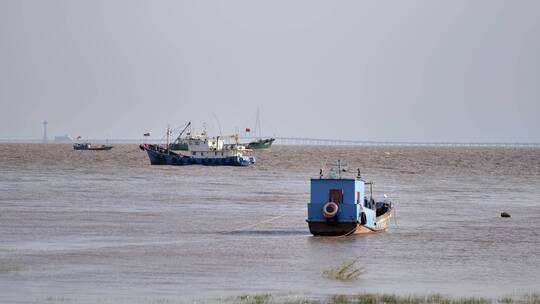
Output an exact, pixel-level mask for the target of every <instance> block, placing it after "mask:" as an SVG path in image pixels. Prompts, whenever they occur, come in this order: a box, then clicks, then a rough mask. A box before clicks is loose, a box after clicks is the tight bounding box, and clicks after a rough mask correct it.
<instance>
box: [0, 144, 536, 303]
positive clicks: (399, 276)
mask: <svg viewBox="0 0 540 304" xmlns="http://www.w3.org/2000/svg"><path fill="white" fill-rule="evenodd" d="M336 159H343V160H346V161H347V162H348V164H349V167H350V168H356V167H360V168H361V169H362V174H363V176H364V178H365V179H367V180H373V181H375V194H376V195H377V196H381V195H382V194H384V193H386V194H387V195H388V196H389V198H390V199H392V200H394V201H395V202H396V206H397V212H396V221H395V222H393V223H392V225H391V227H390V229H389V230H388V231H386V232H384V233H379V234H371V235H366V236H360V237H349V238H316V237H313V236H311V235H310V234H309V231H308V228H307V225H306V222H305V218H306V203H307V202H308V199H309V179H310V177H312V176H316V175H317V174H318V171H319V168H320V167H321V164H322V163H324V162H325V161H333V160H336ZM502 211H506V212H509V213H510V214H511V215H512V217H511V218H501V217H500V213H501V212H502ZM271 219H274V220H271ZM269 220H271V221H269ZM236 230H237V231H236ZM539 252H540V149H538V148H480V147H399V146H366V147H364V146H360V147H322V146H276V147H274V148H273V149H272V151H270V152H264V153H258V164H257V165H256V166H253V167H249V168H236V167H204V166H185V167H172V166H151V165H150V164H149V162H148V159H147V156H146V154H145V153H143V152H142V151H140V150H139V149H138V147H137V146H136V145H116V147H115V148H114V149H113V150H111V151H102V152H90V151H73V150H72V149H71V147H70V146H69V145H53V144H50V145H41V144H1V145H0V303H28V302H44V303H50V302H51V301H52V302H54V301H58V302H75V303H97V302H99V303H163V302H167V301H171V302H176V301H179V302H190V301H194V300H199V301H215V300H216V299H220V298H225V297H228V296H238V295H243V294H260V293H271V294H276V295H284V294H285V295H286V294H293V295H310V296H324V295H328V294H354V293H362V292H385V293H398V294H411V293H416V294H418V293H421V294H425V293H434V292H436V293H442V294H445V295H449V296H456V297H461V296H485V297H499V296H504V295H516V294H523V293H530V292H538V291H540V254H539ZM356 257H360V260H359V263H360V264H361V265H362V266H363V267H364V268H365V273H364V274H363V275H362V276H361V278H360V279H359V280H358V281H355V282H336V281H331V280H328V279H325V278H323V277H322V275H321V273H322V272H323V271H324V270H326V269H327V268H328V267H331V266H337V265H340V264H341V263H343V262H345V261H349V260H351V259H354V258H356Z"/></svg>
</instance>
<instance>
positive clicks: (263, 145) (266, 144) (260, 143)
mask: <svg viewBox="0 0 540 304" xmlns="http://www.w3.org/2000/svg"><path fill="white" fill-rule="evenodd" d="M247 132H251V129H250V128H246V133H247ZM254 133H258V136H257V137H256V138H257V139H256V140H254V141H250V142H248V143H246V144H244V145H245V146H246V147H247V148H248V149H253V150H262V149H270V147H271V146H272V144H273V143H274V141H275V140H276V139H275V138H271V137H270V138H263V137H262V136H261V118H260V114H259V110H257V118H256V120H255V130H254Z"/></svg>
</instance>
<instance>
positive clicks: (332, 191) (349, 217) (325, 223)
mask: <svg viewBox="0 0 540 304" xmlns="http://www.w3.org/2000/svg"><path fill="white" fill-rule="evenodd" d="M342 171H343V169H342V166H341V162H338V165H337V168H336V167H334V168H332V169H331V170H330V172H329V174H328V176H324V175H323V169H321V172H320V175H319V177H318V178H312V179H311V199H310V202H309V203H308V218H307V220H306V221H307V223H308V225H309V230H310V232H311V233H312V234H313V235H321V236H341V235H352V234H363V233H370V232H379V231H384V230H385V229H386V228H388V225H389V223H390V218H391V217H392V211H393V210H394V206H393V204H392V202H391V201H389V200H388V199H386V197H385V198H384V199H383V200H382V201H378V202H375V200H374V199H373V196H372V195H373V182H365V181H364V180H363V179H362V177H361V175H360V169H358V175H357V176H356V178H342V177H341V174H342ZM366 185H369V186H370V195H369V198H367V197H366V196H365V186H366Z"/></svg>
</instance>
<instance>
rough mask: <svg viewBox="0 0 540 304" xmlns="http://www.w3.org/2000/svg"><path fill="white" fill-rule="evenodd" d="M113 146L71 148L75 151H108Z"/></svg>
mask: <svg viewBox="0 0 540 304" xmlns="http://www.w3.org/2000/svg"><path fill="white" fill-rule="evenodd" d="M112 148H113V146H100V147H75V146H74V147H73V150H77V151H108V150H111V149H112Z"/></svg>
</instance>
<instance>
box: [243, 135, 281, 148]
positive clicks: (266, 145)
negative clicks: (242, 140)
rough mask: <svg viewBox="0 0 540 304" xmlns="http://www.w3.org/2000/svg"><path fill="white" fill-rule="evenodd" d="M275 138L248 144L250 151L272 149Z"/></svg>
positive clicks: (262, 139)
mask: <svg viewBox="0 0 540 304" xmlns="http://www.w3.org/2000/svg"><path fill="white" fill-rule="evenodd" d="M275 140H276V139H275V138H261V139H258V140H256V141H252V142H249V143H248V144H247V148H248V149H255V150H256V149H270V147H271V146H272V144H273V143H274V141H275Z"/></svg>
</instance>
